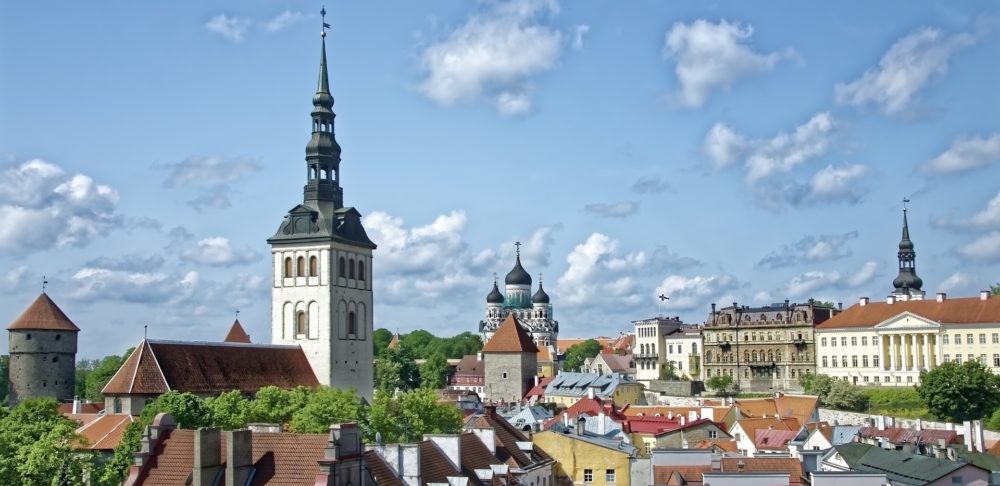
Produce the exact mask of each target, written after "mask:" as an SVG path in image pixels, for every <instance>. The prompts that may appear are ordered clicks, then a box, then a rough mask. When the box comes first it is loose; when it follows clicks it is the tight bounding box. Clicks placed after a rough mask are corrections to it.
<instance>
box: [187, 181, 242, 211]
mask: <svg viewBox="0 0 1000 486" xmlns="http://www.w3.org/2000/svg"><path fill="white" fill-rule="evenodd" d="M232 193H233V188H232V187H230V185H229V184H219V185H217V186H214V187H211V188H209V189H207V190H205V192H202V193H201V194H199V195H197V196H195V198H194V199H191V200H190V201H188V202H187V205H188V206H191V208H192V209H194V210H195V211H197V212H199V213H203V212H205V211H206V210H209V209H226V208H228V207H231V206H232V205H233V203H232V201H231V200H230V198H231V197H232Z"/></svg>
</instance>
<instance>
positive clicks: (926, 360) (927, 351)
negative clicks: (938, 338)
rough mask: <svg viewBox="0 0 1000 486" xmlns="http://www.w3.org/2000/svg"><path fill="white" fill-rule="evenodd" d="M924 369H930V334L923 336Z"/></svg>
mask: <svg viewBox="0 0 1000 486" xmlns="http://www.w3.org/2000/svg"><path fill="white" fill-rule="evenodd" d="M923 336H924V369H925V370H930V369H931V334H930V333H925V334H924V335H923Z"/></svg>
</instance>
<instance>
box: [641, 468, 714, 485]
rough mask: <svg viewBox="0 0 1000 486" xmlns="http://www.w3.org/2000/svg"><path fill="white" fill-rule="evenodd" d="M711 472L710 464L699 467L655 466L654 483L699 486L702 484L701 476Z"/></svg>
mask: <svg viewBox="0 0 1000 486" xmlns="http://www.w3.org/2000/svg"><path fill="white" fill-rule="evenodd" d="M711 471H712V466H711V465H710V464H705V465H699V466H653V483H654V484H663V485H667V486H683V485H689V486H697V485H700V484H702V477H701V475H702V474H704V473H707V472H711ZM678 476H679V477H678Z"/></svg>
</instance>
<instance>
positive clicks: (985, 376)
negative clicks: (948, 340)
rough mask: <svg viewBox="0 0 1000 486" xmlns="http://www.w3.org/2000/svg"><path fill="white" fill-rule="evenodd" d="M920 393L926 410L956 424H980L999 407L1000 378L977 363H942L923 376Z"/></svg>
mask: <svg viewBox="0 0 1000 486" xmlns="http://www.w3.org/2000/svg"><path fill="white" fill-rule="evenodd" d="M917 393H918V394H920V398H921V399H922V400H923V401H924V403H925V404H926V405H927V409H928V410H929V411H930V412H931V413H932V414H934V415H935V416H937V417H940V418H943V419H948V420H951V421H953V422H962V421H965V420H978V419H982V418H983V417H987V416H989V415H990V414H991V413H993V411H994V410H996V409H997V407H998V406H1000V376H997V375H994V374H993V373H992V372H990V370H989V368H987V367H985V366H983V365H982V364H980V363H979V362H978V361H974V360H969V361H966V362H965V363H963V364H961V365H959V364H955V363H954V362H950V363H943V364H942V365H941V366H938V367H937V368H934V369H933V370H930V371H926V370H925V371H921V372H920V385H918V386H917Z"/></svg>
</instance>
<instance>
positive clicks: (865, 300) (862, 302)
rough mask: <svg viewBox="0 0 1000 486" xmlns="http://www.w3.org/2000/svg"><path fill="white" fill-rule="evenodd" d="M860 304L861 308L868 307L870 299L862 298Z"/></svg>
mask: <svg viewBox="0 0 1000 486" xmlns="http://www.w3.org/2000/svg"><path fill="white" fill-rule="evenodd" d="M858 304H860V305H861V307H864V306H866V305H868V297H862V298H861V299H859V300H858Z"/></svg>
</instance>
